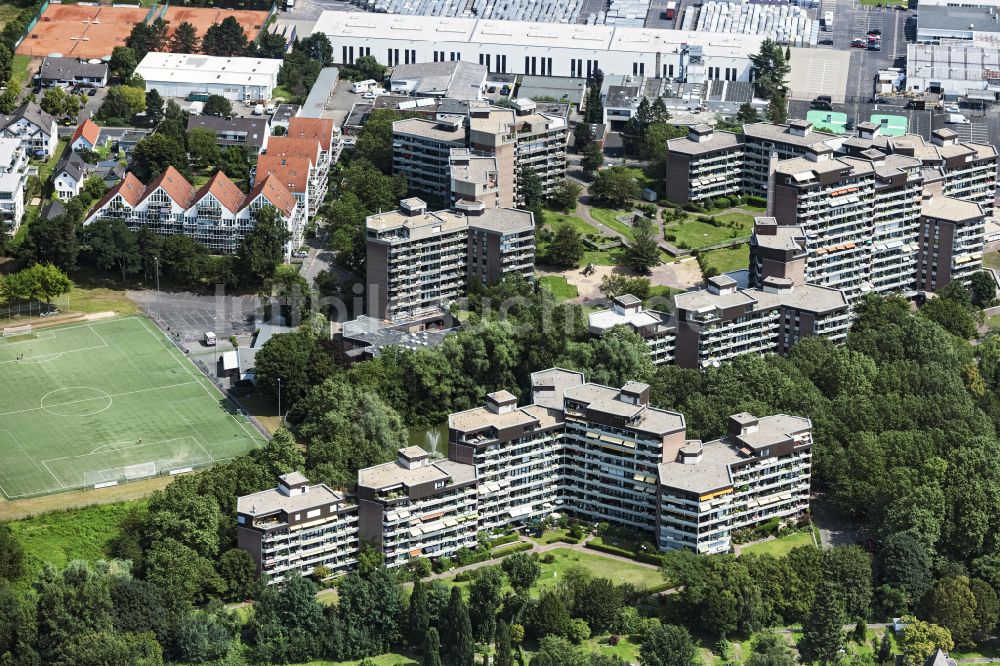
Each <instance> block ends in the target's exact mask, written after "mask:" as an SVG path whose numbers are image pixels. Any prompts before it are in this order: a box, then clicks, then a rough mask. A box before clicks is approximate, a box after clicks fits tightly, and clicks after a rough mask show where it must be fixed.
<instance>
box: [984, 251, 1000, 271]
mask: <svg viewBox="0 0 1000 666" xmlns="http://www.w3.org/2000/svg"><path fill="white" fill-rule="evenodd" d="M983 268H996V269H1000V251H998V250H992V251H990V252H984V253H983Z"/></svg>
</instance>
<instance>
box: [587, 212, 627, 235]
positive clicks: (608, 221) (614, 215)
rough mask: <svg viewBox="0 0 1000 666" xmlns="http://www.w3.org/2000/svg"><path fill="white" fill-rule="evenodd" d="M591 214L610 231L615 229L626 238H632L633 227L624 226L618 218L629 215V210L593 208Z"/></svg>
mask: <svg viewBox="0 0 1000 666" xmlns="http://www.w3.org/2000/svg"><path fill="white" fill-rule="evenodd" d="M590 214H591V215H592V216H593V218H594V219H595V220H597V221H598V222H600V223H601V224H603V225H604V226H606V227H608V228H609V229H614V230H615V231H617V232H618V233H620V234H621V235H623V236H625V238H632V227H631V225H628V224H624V223H623V222H619V221H618V217H619V216H621V215H628V214H629V211H627V210H612V209H610V208H591V209H590Z"/></svg>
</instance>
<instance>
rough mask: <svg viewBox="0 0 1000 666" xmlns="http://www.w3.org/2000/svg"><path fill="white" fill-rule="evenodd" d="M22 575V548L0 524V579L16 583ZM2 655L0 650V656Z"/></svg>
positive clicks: (12, 535)
mask: <svg viewBox="0 0 1000 666" xmlns="http://www.w3.org/2000/svg"><path fill="white" fill-rule="evenodd" d="M22 575H24V546H22V545H21V542H20V541H18V540H17V537H16V536H14V532H13V531H12V530H11V529H10V527H8V526H7V525H4V524H2V523H0V579H3V580H8V581H16V580H17V579H19V578H20V577H21V576H22ZM0 585H2V583H0ZM2 653H3V651H2V650H0V654H2Z"/></svg>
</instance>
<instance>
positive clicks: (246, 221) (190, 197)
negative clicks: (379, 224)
mask: <svg viewBox="0 0 1000 666" xmlns="http://www.w3.org/2000/svg"><path fill="white" fill-rule="evenodd" d="M264 206H273V207H274V208H276V209H277V210H278V212H279V213H280V214H281V216H282V217H283V218H284V220H285V223H286V224H287V226H288V230H289V231H290V232H291V233H292V240H291V244H290V245H289V248H288V250H289V251H290V250H291V247H298V246H299V245H301V244H302V231H303V227H304V225H305V216H304V214H303V207H302V206H300V205H299V202H298V201H297V199H296V198H295V196H294V195H293V194H292V193H291V192H289V191H288V188H287V187H285V186H284V185H283V184H282V183H281V180H280V179H278V178H274V177H270V176H267V177H264V178H262V179H259V180H258V181H257V183H256V184H255V185H254V187H253V189H252V190H250V193H249V194H245V193H244V192H243V191H242V190H240V188H239V187H237V186H236V185H235V184H234V183H233V182H232V181H231V180H230V179H229V178H228V177H227V176H226V174H225V173H223V172H222V171H219V172H217V173H216V174H215V175H214V176H212V178H211V179H210V180H209V181H208V182H207V183H205V184H204V185H202V186H201V187H200V188H197V189H195V188H194V187H193V186H192V185H191V183H189V182H188V181H187V179H186V178H184V176H182V175H181V174H180V172H178V171H177V170H176V169H174V168H173V167H168V168H167V170H166V171H164V172H163V173H162V174H160V175H159V176H158V177H157V178H156V179H154V180H153V181H152V182H150V183H149V184H148V185H146V184H143V183H142V182H141V181H140V180H139V179H138V178H136V177H135V175H134V174H132V173H131V172H129V173H127V174H125V178H124V179H123V180H122V181H121V182H120V183H118V184H117V185H115V186H114V187H113V188H111V190H110V191H108V193H107V194H106V195H105V196H104V197H103V198H102V199H101V200H100V201H98V202H97V204H95V205H94V207H93V208H92V209H91V211H90V214H89V215H88V216H87V218H86V220H85V221H84V225H87V224H91V223H93V222H95V221H96V220H99V219H104V218H115V219H120V220H122V221H124V222H125V224H126V225H128V227H129V228H130V229H132V230H133V231H138V230H139V229H143V228H145V229H150V230H152V231H154V232H155V233H157V234H160V235H163V236H171V235H175V234H183V235H185V236H189V237H191V238H194V239H195V240H197V241H199V242H201V243H203V244H204V245H205V246H207V247H208V249H209V250H210V251H211V252H214V253H218V254H233V253H235V252H236V250H237V248H238V247H239V243H240V241H241V240H242V239H243V237H244V236H246V234H247V232H248V231H250V229H252V228H253V226H254V224H255V220H256V215H257V212H258V211H259V210H260V209H261V208H263V207H264Z"/></svg>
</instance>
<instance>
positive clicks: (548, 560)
mask: <svg viewBox="0 0 1000 666" xmlns="http://www.w3.org/2000/svg"><path fill="white" fill-rule="evenodd" d="M587 546H588V547H589V546H590V544H587ZM538 559H539V561H540V562H541V563H542V564H552V563H553V562H555V561H556V556H555V555H553V554H552V553H545V554H544V555H542V556H541V557H540V558H538Z"/></svg>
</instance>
